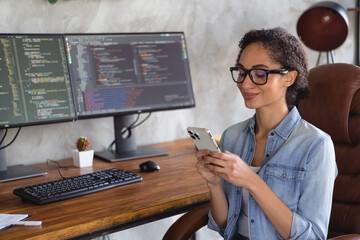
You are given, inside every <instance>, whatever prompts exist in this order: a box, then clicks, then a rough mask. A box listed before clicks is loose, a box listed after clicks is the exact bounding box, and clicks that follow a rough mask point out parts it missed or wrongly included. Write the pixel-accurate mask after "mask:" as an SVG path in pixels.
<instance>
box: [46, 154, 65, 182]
mask: <svg viewBox="0 0 360 240" xmlns="http://www.w3.org/2000/svg"><path fill="white" fill-rule="evenodd" d="M49 162H52V163H55V164H56V165H58V172H59V175H60V176H61V178H62V179H65V177H64V176H63V175H62V174H61V171H60V169H65V170H66V169H67V167H63V166H61V165H60V163H58V162H57V161H55V160H51V159H46V166H49Z"/></svg>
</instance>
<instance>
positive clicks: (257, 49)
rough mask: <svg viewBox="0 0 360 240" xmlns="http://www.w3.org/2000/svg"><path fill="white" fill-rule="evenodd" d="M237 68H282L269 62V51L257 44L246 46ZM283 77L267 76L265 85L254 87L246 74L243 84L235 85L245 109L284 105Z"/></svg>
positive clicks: (284, 87) (284, 85)
mask: <svg viewBox="0 0 360 240" xmlns="http://www.w3.org/2000/svg"><path fill="white" fill-rule="evenodd" d="M238 66H239V67H242V68H244V69H257V68H258V69H266V70H273V69H280V68H282V66H281V65H279V64H278V63H275V62H273V61H272V60H271V58H270V56H269V51H267V50H266V49H265V48H264V47H263V45H262V44H261V43H258V42H255V43H252V44H250V45H248V46H247V47H246V48H245V49H244V50H243V52H242V54H241V56H240V59H239V63H238ZM285 76H286V75H281V74H269V75H268V81H267V83H266V84H265V85H256V84H254V83H253V82H252V81H251V80H250V77H249V74H248V75H247V76H246V78H245V80H244V82H243V83H238V84H237V86H238V88H239V90H240V92H241V94H242V96H243V97H244V101H245V105H246V107H248V108H251V109H258V108H261V107H264V106H271V105H274V104H275V105H277V104H279V103H284V104H286V101H285V94H286V89H287V87H288V85H287V84H286V82H285Z"/></svg>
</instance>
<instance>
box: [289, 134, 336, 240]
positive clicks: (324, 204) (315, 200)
mask: <svg viewBox="0 0 360 240" xmlns="http://www.w3.org/2000/svg"><path fill="white" fill-rule="evenodd" d="M306 168H307V169H306V174H305V178H304V182H303V187H302V189H303V191H302V192H301V195H300V199H299V204H298V208H297V210H296V211H295V212H294V215H293V220H292V226H291V238H290V239H326V238H327V231H328V225H329V219H330V212H331V205H332V195H333V187H334V181H335V178H336V175H337V167H336V163H335V151H334V145H333V143H332V141H331V138H330V136H328V135H326V136H325V137H324V138H322V139H320V140H319V141H318V142H317V143H316V144H315V147H314V148H313V150H311V151H310V152H309V157H308V161H307V167H306Z"/></svg>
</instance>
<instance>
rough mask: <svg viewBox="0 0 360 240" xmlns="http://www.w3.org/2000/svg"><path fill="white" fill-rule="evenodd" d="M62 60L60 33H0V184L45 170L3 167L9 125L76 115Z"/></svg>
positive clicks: (68, 80)
mask: <svg viewBox="0 0 360 240" xmlns="http://www.w3.org/2000/svg"><path fill="white" fill-rule="evenodd" d="M66 60H67V59H66V51H65V44H64V38H63V35H60V34H0V182H2V181H10V180H15V179H20V178H25V177H29V176H38V175H43V174H45V173H44V172H41V171H38V170H37V169H32V168H29V167H27V166H24V165H15V166H10V167H8V166H7V164H6V154H5V148H6V144H5V141H4V139H5V136H6V133H7V128H11V127H22V126H28V125H35V124H45V123H54V122H62V121H71V120H74V119H75V118H76V115H75V114H76V112H75V106H74V102H73V96H72V91H71V84H70V76H69V71H68V67H67V61H66ZM16 136H17V134H16ZM14 139H15V138H14ZM11 142H12V141H11ZM10 144H11V143H10Z"/></svg>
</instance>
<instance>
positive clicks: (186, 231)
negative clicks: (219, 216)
mask: <svg viewBox="0 0 360 240" xmlns="http://www.w3.org/2000/svg"><path fill="white" fill-rule="evenodd" d="M209 209H210V204H206V205H203V206H201V207H197V208H195V209H192V210H190V211H189V212H187V213H185V214H184V215H182V216H181V217H180V218H179V219H178V220H176V221H175V222H174V223H173V224H172V225H171V226H170V228H169V229H168V230H167V232H166V233H165V235H164V237H163V240H187V239H189V238H190V237H191V236H192V235H194V234H195V232H196V231H197V230H199V229H200V228H202V227H203V226H205V225H207V223H208V212H209Z"/></svg>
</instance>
